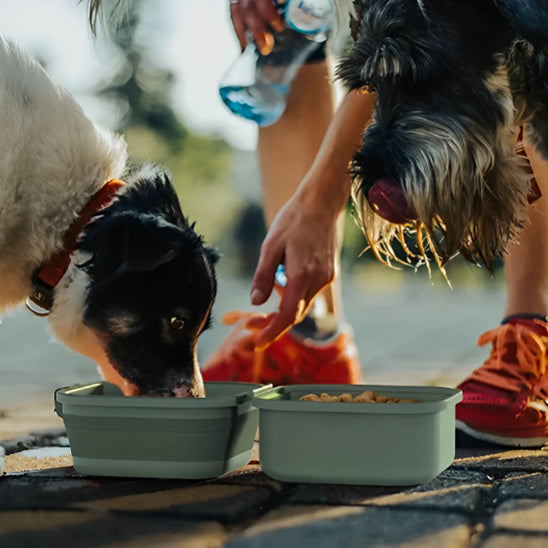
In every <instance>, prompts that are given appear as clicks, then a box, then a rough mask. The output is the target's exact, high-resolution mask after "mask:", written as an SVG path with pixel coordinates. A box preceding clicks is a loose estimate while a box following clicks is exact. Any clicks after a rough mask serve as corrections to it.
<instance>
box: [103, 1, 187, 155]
mask: <svg viewBox="0 0 548 548" xmlns="http://www.w3.org/2000/svg"><path fill="white" fill-rule="evenodd" d="M140 6H141V0H134V1H133V2H130V3H129V4H128V6H127V11H126V13H125V14H124V19H123V22H122V23H121V24H120V25H118V26H117V27H116V28H115V29H114V30H113V31H112V40H113V43H114V44H115V46H116V48H117V50H118V53H119V55H120V58H121V63H120V68H119V69H118V71H117V73H116V74H115V75H114V76H113V77H112V79H111V80H110V81H109V82H108V83H106V84H104V85H103V86H102V87H101V88H100V89H99V90H98V93H99V94H100V95H103V96H105V97H108V98H111V99H113V100H115V101H117V102H118V103H122V104H125V109H124V110H125V113H124V115H123V116H122V119H121V121H120V127H119V128H118V129H119V130H125V129H127V128H129V127H135V126H144V127H147V128H149V129H152V130H153V131H155V132H157V133H158V134H160V135H161V136H162V137H163V138H164V139H165V140H166V141H167V142H168V143H169V144H170V146H171V147H173V148H174V149H178V148H181V147H182V144H183V142H184V139H185V137H186V136H187V133H188V130H187V129H186V127H185V126H184V125H183V124H182V123H181V121H180V120H179V118H178V117H177V114H176V113H175V112H174V110H173V108H172V107H171V105H170V100H169V92H170V89H171V86H172V84H173V82H174V74H173V72H172V71H170V70H166V69H163V68H160V67H158V66H155V65H154V63H153V62H152V61H151V57H150V56H149V55H147V54H146V48H145V47H143V45H142V44H140V43H139V41H138V40H137V37H136V36H137V29H138V27H139V22H140V12H141V10H140Z"/></svg>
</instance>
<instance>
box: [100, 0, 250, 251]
mask: <svg viewBox="0 0 548 548" xmlns="http://www.w3.org/2000/svg"><path fill="white" fill-rule="evenodd" d="M141 6H142V2H141V1H139V0H136V1H134V2H132V3H131V4H130V5H129V9H128V11H127V13H126V15H125V17H124V19H123V22H122V24H121V25H120V26H119V27H117V28H116V29H115V30H113V31H112V33H111V34H110V38H111V41H112V46H113V47H114V48H115V50H116V53H117V57H118V58H119V62H118V65H117V69H116V71H115V73H114V75H113V76H111V77H110V78H109V80H108V81H107V82H105V83H103V84H102V85H101V86H100V88H99V89H98V90H97V94H98V95H99V96H102V97H103V98H105V99H107V100H109V101H112V102H114V104H116V105H117V106H118V109H119V111H120V113H121V115H120V120H119V123H118V127H117V128H116V129H117V130H118V131H119V132H121V133H123V134H124V136H125V138H126V141H127V143H128V148H129V151H130V154H131V158H130V160H131V161H132V162H135V163H142V162H152V163H155V164H158V165H161V166H162V167H164V168H165V169H167V170H168V171H169V172H170V173H171V176H172V181H173V184H174V186H175V188H176V190H177V193H178V195H179V198H180V201H181V206H182V209H183V212H184V213H185V215H187V216H188V218H189V220H190V221H191V222H194V221H196V229H197V231H198V232H199V233H201V234H202V235H203V236H204V237H205V239H206V241H207V242H208V243H209V244H210V245H214V246H216V247H219V248H220V249H221V252H222V251H223V249H224V248H226V247H230V235H231V234H232V232H233V227H234V225H235V223H236V222H237V221H238V218H239V212H240V209H242V208H243V203H242V202H243V197H242V196H240V195H239V194H238V193H237V192H235V184H234V175H233V164H234V161H235V153H234V150H233V149H232V148H231V146H230V145H229V144H228V143H227V142H226V141H224V140H223V139H222V138H220V137H218V136H204V135H200V134H197V133H195V132H193V131H192V130H190V129H189V128H187V127H186V126H185V124H184V123H183V121H182V120H181V119H180V117H179V115H178V114H177V112H176V111H175V110H174V109H173V107H172V105H171V100H170V97H171V95H170V92H171V89H172V86H173V83H174V75H173V73H172V72H171V71H170V70H168V69H165V68H161V67H158V66H156V65H155V64H154V62H153V60H152V59H153V57H152V56H151V55H149V54H148V52H149V51H150V48H152V47H153V46H154V43H153V41H154V36H150V35H148V37H147V34H146V33H144V36H145V38H146V42H145V43H143V42H142V36H143V33H139V30H140V29H141V26H140V25H141V21H140V17H141V13H142V10H141ZM112 8H113V6H110V8H109V4H108V2H106V3H105V9H106V10H109V9H112ZM107 19H108V17H107ZM143 23H146V22H143ZM142 26H143V28H146V24H143V25H142ZM138 36H141V40H139V39H138Z"/></svg>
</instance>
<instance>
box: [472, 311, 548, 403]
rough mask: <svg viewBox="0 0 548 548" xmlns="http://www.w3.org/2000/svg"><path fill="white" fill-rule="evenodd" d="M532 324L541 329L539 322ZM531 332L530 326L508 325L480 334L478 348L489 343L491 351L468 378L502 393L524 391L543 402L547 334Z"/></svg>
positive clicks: (547, 387) (547, 391)
mask: <svg viewBox="0 0 548 548" xmlns="http://www.w3.org/2000/svg"><path fill="white" fill-rule="evenodd" d="M535 324H538V326H542V327H544V328H545V324H544V323H543V322H537V321H535ZM534 327H537V325H535V326H534ZM534 327H533V329H534ZM533 329H532V327H531V325H526V324H524V323H520V322H516V323H513V322H512V323H506V324H502V325H500V326H498V327H496V328H494V329H491V330H489V331H486V332H485V333H483V334H482V335H480V337H479V338H478V345H479V346H484V345H486V344H488V343H492V349H491V353H490V355H489V357H488V358H487V360H485V362H484V364H483V365H482V366H481V367H479V368H478V369H476V370H475V371H474V372H473V373H472V375H471V377H470V378H471V379H472V380H475V381H478V382H481V383H484V384H489V385H491V386H495V387H497V388H501V389H503V390H506V391H512V392H521V391H522V390H523V389H524V388H526V389H528V390H530V391H532V392H533V393H534V394H535V395H536V396H538V397H540V398H541V399H543V400H544V399H546V397H547V394H548V378H544V374H545V373H546V366H547V347H548V334H544V335H541V334H538V333H535V332H534V331H533ZM547 377H548V376H547Z"/></svg>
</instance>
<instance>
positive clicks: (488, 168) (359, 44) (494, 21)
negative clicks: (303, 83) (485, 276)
mask: <svg viewBox="0 0 548 548" xmlns="http://www.w3.org/2000/svg"><path fill="white" fill-rule="evenodd" d="M354 7H355V11H356V13H355V21H354V24H353V34H354V38H355V43H354V46H353V49H352V50H351V52H350V53H349V55H348V56H347V58H346V59H344V60H343V61H342V63H341V64H340V66H339V67H338V75H339V77H340V78H341V79H342V80H343V82H344V83H345V84H346V86H347V87H348V88H350V89H353V90H357V89H363V90H364V91H365V92H369V91H374V92H375V93H376V96H377V99H376V108H375V114H374V120H373V123H372V124H370V125H369V126H368V127H367V129H366V131H365V135H364V140H363V146H362V148H361V150H360V151H359V152H357V153H356V155H355V157H354V160H353V162H352V166H351V175H352V177H353V197H354V200H355V203H356V205H357V210H358V214H359V216H360V220H361V223H362V226H363V229H364V232H365V234H366V237H367V239H368V241H369V244H370V246H371V247H372V249H373V251H374V252H375V254H376V255H377V257H378V258H380V259H381V260H382V261H384V262H388V263H390V261H391V260H392V259H396V260H401V258H400V257H398V256H397V253H395V251H394V249H393V247H392V244H391V241H392V239H393V238H397V239H399V240H400V241H401V242H402V243H404V235H405V231H406V230H411V231H416V237H417V243H418V249H419V252H418V255H419V256H422V257H423V258H426V254H425V250H426V251H427V248H428V247H429V248H430V251H431V252H432V253H433V255H434V257H435V258H436V259H437V261H438V264H439V265H440V267H443V264H444V263H445V262H446V261H448V260H449V259H450V258H451V257H452V256H453V255H454V254H456V253H457V252H461V253H462V255H463V256H464V257H465V258H466V259H468V260H470V261H473V262H477V263H481V264H484V265H486V266H487V268H488V269H491V267H492V264H493V261H494V260H495V259H496V258H498V257H500V256H502V255H504V253H505V250H506V246H507V243H508V241H509V240H510V239H512V238H514V237H515V235H516V234H517V232H518V231H519V229H520V228H521V227H522V226H523V223H524V222H525V221H526V219H527V206H528V203H529V202H530V201H532V200H533V199H534V197H535V190H536V189H535V186H536V185H535V184H534V181H532V179H531V177H530V175H529V173H528V171H527V167H528V166H527V164H528V163H527V160H526V159H525V158H524V156H523V155H522V154H520V153H519V152H520V151H519V148H520V146H522V142H521V131H520V127H521V128H524V132H523V133H524V134H525V135H526V137H527V138H528V139H529V141H530V142H531V143H532V144H534V145H536V146H537V148H538V150H539V151H540V152H541V153H543V154H545V155H548V30H547V29H548V0H536V1H535V0H355V1H354ZM424 239H426V241H427V244H426V245H424V246H423V240H424ZM404 249H406V251H407V252H408V253H409V254H412V253H411V251H409V249H407V248H406V247H405V244H404Z"/></svg>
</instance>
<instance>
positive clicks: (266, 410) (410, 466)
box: [253, 384, 462, 485]
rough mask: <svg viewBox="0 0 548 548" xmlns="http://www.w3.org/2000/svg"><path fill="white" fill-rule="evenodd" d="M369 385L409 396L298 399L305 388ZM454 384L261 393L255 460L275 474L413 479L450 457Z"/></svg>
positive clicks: (356, 480)
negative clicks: (393, 399)
mask: <svg viewBox="0 0 548 548" xmlns="http://www.w3.org/2000/svg"><path fill="white" fill-rule="evenodd" d="M364 390H374V391H375V392H377V393H379V394H382V395H384V396H392V397H397V398H413V399H418V400H420V402H414V403H339V402H334V403H333V402H310V401H298V400H299V398H300V397H301V396H303V395H305V394H310V393H314V394H320V393H321V392H326V393H328V394H330V395H340V394H343V393H345V392H348V393H350V394H352V395H353V396H356V395H358V394H360V393H361V392H363V391H364ZM461 399H462V393H461V392H460V390H457V389H454V388H444V387H424V386H384V385H383V386H379V385H340V384H338V385H292V386H279V387H277V388H273V389H271V390H267V391H265V392H262V393H261V394H258V395H257V396H255V397H254V398H253V404H254V405H255V406H256V407H257V408H259V410H260V414H259V432H260V445H259V453H260V462H261V466H262V469H263V471H264V472H265V473H266V474H268V475H269V476H270V477H272V478H273V479H276V480H280V481H288V482H303V483H343V484H362V485H416V484H419V483H424V482H426V481H429V480H431V479H433V478H434V477H435V476H437V475H438V474H439V473H440V472H442V471H443V470H445V469H446V468H447V467H448V466H449V465H450V464H451V463H452V462H453V459H454V458H455V406H456V404H457V403H458V402H459V401H461Z"/></svg>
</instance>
